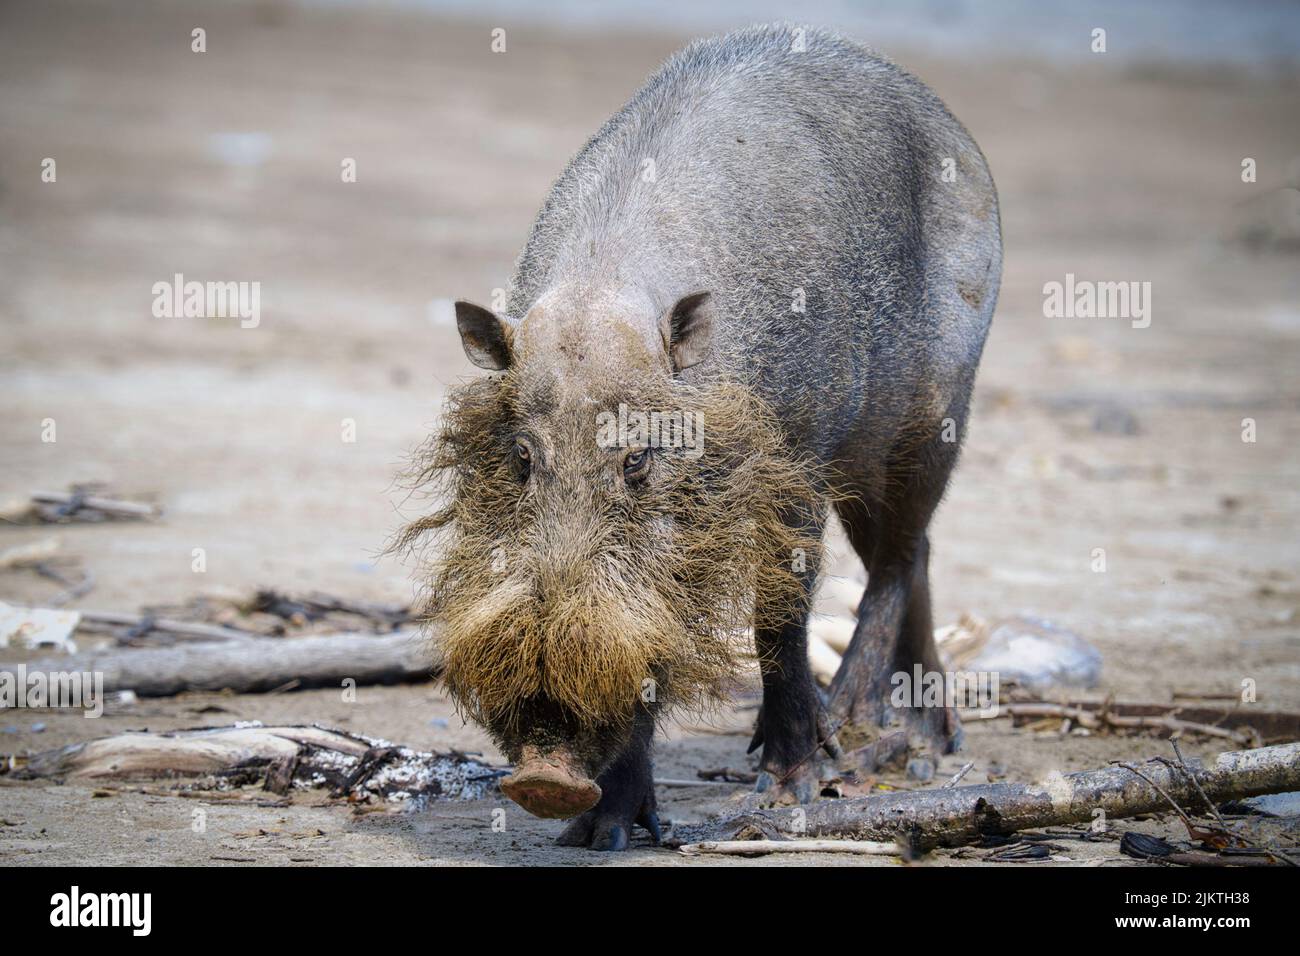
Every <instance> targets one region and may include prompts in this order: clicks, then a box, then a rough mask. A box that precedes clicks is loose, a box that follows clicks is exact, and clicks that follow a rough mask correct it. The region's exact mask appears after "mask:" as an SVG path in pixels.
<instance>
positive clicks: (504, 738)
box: [435, 555, 743, 765]
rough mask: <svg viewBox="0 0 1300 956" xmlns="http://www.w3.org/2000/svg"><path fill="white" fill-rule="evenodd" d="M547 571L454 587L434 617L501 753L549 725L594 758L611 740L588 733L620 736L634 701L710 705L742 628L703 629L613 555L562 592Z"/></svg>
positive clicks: (450, 682)
mask: <svg viewBox="0 0 1300 956" xmlns="http://www.w3.org/2000/svg"><path fill="white" fill-rule="evenodd" d="M520 561H521V563H524V564H526V565H527V564H531V563H532V560H531V559H530V558H529V557H527V556H524V555H521V556H520ZM545 576H546V575H545V573H544V572H543V573H542V574H538V573H537V571H536V569H534V568H531V567H526V568H525V569H524V570H521V571H519V572H516V573H514V574H510V575H504V576H502V577H503V579H498V580H497V581H495V582H488V585H489V586H487V587H486V588H458V589H457V593H456V594H455V595H454V596H453V595H450V594H448V595H446V597H445V599H444V602H443V603H442V605H441V607H440V608H439V612H440V613H439V615H438V622H437V624H436V625H435V627H436V628H437V638H436V639H437V643H438V646H439V648H440V651H441V654H442V665H443V679H444V681H445V683H446V686H447V688H448V690H449V691H450V692H451V694H452V696H453V697H454V698H455V700H456V701H457V702H458V704H459V705H460V706H461V707H462V709H463V710H465V711H466V712H467V713H469V714H470V715H471V716H472V717H473V718H475V719H476V720H478V721H479V722H480V723H482V724H484V725H485V726H486V727H488V729H489V730H491V731H492V733H493V734H494V736H496V737H497V739H498V740H499V741H501V742H502V743H503V745H504V746H505V749H506V750H507V751H508V752H509V751H512V750H515V749H516V747H517V746H518V745H520V744H522V743H523V742H542V741H541V740H540V737H541V736H542V735H544V734H547V733H549V734H551V735H552V736H554V737H555V738H556V739H557V740H560V741H563V742H564V743H565V744H566V746H568V747H569V748H570V749H573V750H575V752H577V753H578V754H579V755H580V756H582V757H583V758H584V760H585V762H587V763H588V764H589V765H590V764H591V763H592V761H591V760H590V759H588V758H589V755H590V753H592V752H596V753H599V752H601V751H605V750H607V749H608V748H606V747H596V746H584V744H585V743H590V744H594V742H595V741H596V740H602V741H608V740H609V739H610V738H623V737H625V736H626V735H627V734H629V733H630V732H631V728H632V724H633V721H634V718H635V717H636V715H637V713H638V712H639V711H646V712H649V713H651V714H653V713H656V712H657V711H658V709H659V707H660V706H661V705H662V704H668V705H677V706H686V705H703V704H706V703H707V702H709V701H710V700H711V699H713V698H714V697H715V696H716V695H718V694H720V693H721V691H722V688H723V685H724V683H725V681H726V679H727V678H728V677H729V676H731V675H732V674H733V673H734V670H735V664H736V656H737V654H738V653H741V652H743V636H742V634H740V633H731V634H724V633H717V632H714V631H708V630H705V631H701V629H700V628H699V627H698V622H696V624H695V625H692V623H691V622H689V621H684V620H683V619H682V618H681V617H680V615H679V614H678V612H677V611H676V610H674V609H673V608H672V607H671V606H670V605H669V604H668V603H667V602H666V601H665V600H664V599H663V598H662V597H661V596H660V594H659V592H658V591H657V590H656V589H655V587H654V583H653V582H645V581H629V580H627V579H626V577H625V569H623V568H620V567H619V565H617V564H615V563H614V562H613V561H612V560H609V559H597V560H596V561H595V562H594V563H593V564H592V565H590V566H588V569H587V573H586V574H585V575H583V577H584V578H585V580H584V581H582V582H581V583H578V582H570V585H569V587H567V588H565V589H564V590H550V589H549V588H547V587H546V586H545V584H543V583H542V580H541V579H543V578H544V577H545ZM574 585H576V586H574Z"/></svg>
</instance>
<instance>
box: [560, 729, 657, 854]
mask: <svg viewBox="0 0 1300 956" xmlns="http://www.w3.org/2000/svg"><path fill="white" fill-rule="evenodd" d="M653 738H654V720H653V718H651V717H649V716H648V715H642V716H641V717H640V718H639V719H638V721H637V725H636V729H635V730H634V732H633V734H632V740H631V741H630V742H629V744H628V746H627V747H626V749H624V750H623V752H622V753H621V754H619V756H618V758H617V759H615V761H614V762H613V763H612V764H610V765H609V766H608V767H607V768H606V769H605V770H604V771H603V772H602V773H601V774H600V775H599V776H598V777H597V778H596V783H597V784H599V785H600V791H601V792H600V800H599V801H598V802H597V803H596V805H595V806H594V807H592V808H591V809H590V810H588V811H586V812H585V813H583V814H582V815H580V816H578V817H575V818H574V819H573V820H572V822H570V823H569V825H568V826H567V827H565V828H564V832H562V833H561V834H560V836H559V837H558V838H557V839H556V841H555V842H556V843H558V844H559V845H560V846H582V847H590V848H591V849H593V850H626V849H627V847H628V844H629V842H630V840H631V836H632V825H633V824H636V825H638V826H641V827H644V828H645V830H646V831H647V832H648V833H649V834H650V839H651V840H652V841H653V842H654V843H655V844H658V843H659V840H660V839H661V836H662V835H661V833H660V830H659V815H658V812H657V810H656V806H655V788H654V765H653V763H652V762H651V760H650V749H651V741H652V740H653Z"/></svg>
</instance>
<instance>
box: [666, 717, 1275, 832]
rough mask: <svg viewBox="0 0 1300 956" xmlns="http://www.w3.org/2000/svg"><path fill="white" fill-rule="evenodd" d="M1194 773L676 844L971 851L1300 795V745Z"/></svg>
mask: <svg viewBox="0 0 1300 956" xmlns="http://www.w3.org/2000/svg"><path fill="white" fill-rule="evenodd" d="M1188 769H1189V773H1187V774H1184V773H1182V772H1175V770H1174V769H1173V768H1171V767H1169V766H1167V765H1163V764H1154V765H1152V766H1149V767H1148V768H1147V770H1146V773H1144V774H1142V775H1141V776H1137V775H1135V774H1134V773H1130V772H1129V771H1128V770H1126V769H1124V768H1122V767H1107V768H1105V769H1101V770H1090V771H1085V772H1082V773H1074V774H1069V775H1065V776H1059V775H1058V776H1055V777H1053V778H1052V779H1049V780H1048V781H1047V782H1045V783H1034V784H1023V783H1001V784H980V785H976V786H969V787H953V788H951V789H945V788H940V789H935V790H921V791H912V792H910V793H886V794H878V795H876V794H873V795H871V796H866V797H847V798H844V799H841V800H830V801H826V802H825V803H814V804H811V805H809V806H806V807H800V808H798V814H797V815H796V812H795V811H794V810H789V809H773V810H753V811H749V812H745V813H741V814H739V815H737V816H734V817H731V818H729V819H727V820H724V821H722V822H720V823H716V824H706V825H703V826H684V827H682V828H680V830H679V832H678V833H677V834H676V835H675V837H674V840H675V842H676V843H678V844H681V843H697V842H701V841H705V840H708V841H713V840H728V839H735V838H737V837H738V836H741V835H752V836H758V837H762V838H766V839H777V838H779V837H781V836H782V835H790V834H793V835H796V836H799V837H810V838H819V837H822V838H824V837H831V838H837V837H843V838H846V839H866V840H889V839H903V840H906V841H907V842H908V843H909V845H910V846H911V847H912V848H914V849H916V850H928V849H932V848H934V847H936V846H964V845H967V844H971V843H976V842H979V841H980V840H981V839H982V838H983V837H985V836H987V835H994V834H996V835H1007V834H1011V833H1015V832H1017V831H1019V830H1027V829H1032V828H1036V827H1045V826H1061V825H1065V824H1071V823H1084V822H1087V821H1089V820H1091V819H1092V817H1093V811H1094V810H1096V809H1097V808H1101V809H1102V810H1103V811H1105V813H1106V816H1107V818H1108V819H1112V820H1113V819H1120V818H1123V817H1132V816H1136V815H1138V814H1142V813H1150V812H1152V811H1155V810H1158V809H1160V808H1161V807H1162V806H1164V803H1165V799H1166V797H1169V798H1173V799H1182V800H1184V801H1189V800H1191V799H1193V798H1194V796H1195V794H1196V793H1197V789H1196V787H1197V785H1199V788H1200V789H1201V790H1203V791H1204V793H1205V795H1206V797H1207V798H1209V799H1211V800H1216V801H1219V802H1222V801H1224V800H1229V799H1236V798H1242V797H1252V796H1259V795H1261V794H1267V793H1285V792H1287V791H1290V790H1300V743H1290V744H1279V745H1277V746H1274V747H1261V748H1259V749H1256V750H1241V751H1232V752H1229V753H1223V754H1220V755H1219V757H1218V759H1217V760H1216V761H1215V763H1214V764H1213V765H1212V766H1210V767H1208V768H1198V767H1195V766H1189V768H1188ZM1192 777H1194V778H1195V781H1196V784H1193V783H1192V782H1191V779H1192Z"/></svg>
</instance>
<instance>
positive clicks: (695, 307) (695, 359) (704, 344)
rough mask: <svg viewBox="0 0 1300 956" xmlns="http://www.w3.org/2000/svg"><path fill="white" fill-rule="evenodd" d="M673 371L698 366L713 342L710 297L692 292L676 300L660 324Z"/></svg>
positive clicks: (705, 293) (711, 297) (711, 300)
mask: <svg viewBox="0 0 1300 956" xmlns="http://www.w3.org/2000/svg"><path fill="white" fill-rule="evenodd" d="M660 327H661V330H662V332H663V337H664V346H665V347H666V348H667V349H668V357H669V359H671V360H672V363H673V371H674V372H680V371H681V370H682V369H684V368H690V367H691V366H692V365H699V364H700V363H701V362H703V361H704V359H705V358H706V357H707V356H708V354H709V345H710V344H711V341H712V338H713V296H712V295H711V294H710V293H708V292H692V293H691V294H690V295H684V296H682V297H681V298H680V299H678V300H677V304H676V305H674V306H673V307H672V308H671V309H669V310H668V312H667V313H665V314H664V317H663V320H662V321H661V323H660Z"/></svg>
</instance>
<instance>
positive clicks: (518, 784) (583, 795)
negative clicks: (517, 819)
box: [501, 747, 600, 819]
mask: <svg viewBox="0 0 1300 956" xmlns="http://www.w3.org/2000/svg"><path fill="white" fill-rule="evenodd" d="M501 789H502V790H503V791H504V792H505V795H506V796H507V797H509V798H510V799H511V800H513V801H514V802H515V803H517V804H519V805H520V806H521V807H523V808H524V809H525V810H527V811H528V812H529V813H531V814H532V815H533V816H537V817H547V818H550V819H565V818H567V817H576V816H577V815H578V814H579V813H582V812H583V811H584V810H590V809H591V808H592V807H594V806H595V805H596V801H597V800H599V799H600V787H599V785H598V784H597V783H596V781H594V780H592V779H591V778H590V777H588V776H587V774H586V772H585V771H584V770H583V769H582V766H581V765H580V764H579V763H578V761H577V759H576V758H575V757H574V756H573V755H572V754H571V753H568V752H567V751H565V750H561V749H556V750H548V751H542V750H539V749H538V748H536V747H524V749H523V754H522V756H521V758H520V760H519V764H518V766H517V767H516V768H515V772H514V773H512V774H511V775H510V776H508V777H506V778H504V779H503V780H502V781H501Z"/></svg>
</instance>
